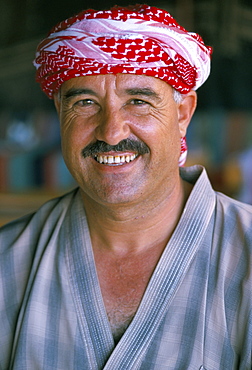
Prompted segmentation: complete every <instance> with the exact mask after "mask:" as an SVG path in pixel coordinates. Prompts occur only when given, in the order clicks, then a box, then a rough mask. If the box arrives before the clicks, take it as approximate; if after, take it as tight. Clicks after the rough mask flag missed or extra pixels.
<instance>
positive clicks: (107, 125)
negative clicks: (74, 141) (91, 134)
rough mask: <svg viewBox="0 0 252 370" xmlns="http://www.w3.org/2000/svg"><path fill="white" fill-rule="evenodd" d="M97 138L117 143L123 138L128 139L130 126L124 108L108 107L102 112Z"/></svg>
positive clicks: (113, 143) (96, 132)
mask: <svg viewBox="0 0 252 370" xmlns="http://www.w3.org/2000/svg"><path fill="white" fill-rule="evenodd" d="M95 134H96V139H97V140H100V141H105V142H106V143H107V144H110V145H116V144H118V143H119V142H120V141H121V140H124V139H127V138H128V137H129V134H130V127H129V124H128V122H127V120H126V117H125V114H124V112H123V109H121V110H120V109H115V108H112V107H106V108H105V109H103V110H102V112H101V113H100V119H99V122H98V125H97V127H96V130H95Z"/></svg>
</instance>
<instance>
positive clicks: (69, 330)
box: [0, 166, 252, 370]
mask: <svg viewBox="0 0 252 370" xmlns="http://www.w3.org/2000/svg"><path fill="white" fill-rule="evenodd" d="M181 175H182V177H183V178H185V179H187V180H188V181H192V182H195V185H194V189H193V191H192V193H191V195H190V198H189V199H188V202H187V204H186V207H185V209H184V212H183V215H182V217H181V219H180V222H179V224H178V226H177V228H176V230H175V231H174V233H173V236H172V238H171V239H170V241H169V243H168V245H167V247H166V249H165V251H164V253H163V255H162V257H161V259H160V261H159V263H158V266H157V267H156V270H155V272H154V274H153V276H152V279H151V281H150V283H149V285H148V287H147V290H146V292H145V295H144V297H143V299H142V302H141V304H140V307H139V309H138V311H137V313H136V315H135V318H134V319H133V321H132V323H131V324H130V326H129V328H128V329H127V331H126V332H125V334H124V336H123V337H122V339H121V341H120V342H119V343H118V345H117V346H116V347H115V345H114V342H113V337H112V334H111V331H110V326H109V322H108V318H107V315H106V311H105V308H104V304H103V299H102V296H101V291H100V287H99V282H98V277H97V273H96V268H95V264H94V258H93V252H92V246H91V241H90V236H89V231H88V225H87V221H86V217H85V211H84V209H83V206H82V203H81V197H80V193H79V191H78V189H76V190H74V191H72V192H71V193H69V194H66V195H65V196H63V197H61V198H57V199H54V200H51V201H49V202H48V203H46V204H45V205H44V206H42V207H41V208H40V209H39V210H38V211H37V212H36V213H35V214H33V215H29V216H26V217H24V218H22V219H19V220H17V221H14V222H12V223H10V224H8V225H6V226H4V227H3V228H2V229H1V232H0V276H1V278H0V325H1V326H0V369H1V370H7V369H14V370H21V369H25V370H27V369H32V370H34V369H36V370H40V369H41V370H42V369H46V370H47V369H64V370H66V369H68V370H71V369H85V370H86V369H87V370H89V369H90V370H97V369H104V370H116V369H118V370H119V369H120V370H125V369H127V370H128V369H132V370H133V369H134V370H136V369H141V370H148V369H151V370H153V369H155V370H162V369H167V370H169V369H172V370H174V369H175V370H188V369H189V370H198V369H206V370H218V369H223V370H233V369H239V370H251V366H252V364H251V350H252V319H251V318H252V263H251V262H252V261H251V254H252V253H251V249H252V207H251V206H249V205H245V204H242V203H239V202H237V201H234V200H231V199H229V198H228V197H226V196H224V195H222V194H218V193H216V192H214V191H213V190H212V188H211V185H210V183H209V180H208V178H207V175H206V172H205V170H204V169H202V168H201V167H199V166H197V167H196V166H195V167H191V168H184V169H181Z"/></svg>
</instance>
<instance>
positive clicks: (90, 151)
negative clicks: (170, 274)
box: [81, 139, 150, 158]
mask: <svg viewBox="0 0 252 370" xmlns="http://www.w3.org/2000/svg"><path fill="white" fill-rule="evenodd" d="M110 151H113V152H125V151H133V152H137V153H138V154H140V155H143V154H147V153H149V152H150V149H149V147H148V146H147V145H146V144H145V143H143V142H142V141H136V140H132V139H125V140H122V141H120V143H118V144H116V145H109V144H107V143H106V142H105V141H99V140H98V141H96V142H95V143H92V144H89V145H87V146H86V147H85V148H84V149H83V150H82V152H81V153H82V156H83V157H84V158H87V157H94V156H95V155H96V154H99V153H107V152H110Z"/></svg>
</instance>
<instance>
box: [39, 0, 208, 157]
mask: <svg viewBox="0 0 252 370" xmlns="http://www.w3.org/2000/svg"><path fill="white" fill-rule="evenodd" d="M211 52H212V48H211V47H209V46H206V45H205V44H204V42H203V40H202V38H201V37H200V36H199V35H198V34H196V33H190V32H188V31H187V30H186V29H185V28H183V27H182V26H180V25H179V24H178V23H177V22H176V20H175V19H174V18H173V17H172V16H171V15H170V14H169V13H168V12H166V11H165V10H162V9H158V8H156V7H152V6H148V5H135V6H129V7H119V6H115V7H113V8H111V9H110V10H103V11H96V10H85V11H83V12H81V13H79V14H78V15H76V16H74V17H71V18H69V19H67V20H65V21H63V22H61V23H59V24H58V25H57V26H56V27H54V28H53V29H52V30H51V32H50V33H49V35H48V37H47V38H46V39H44V40H43V41H41V43H40V44H39V46H38V49H37V53H36V58H35V61H34V65H35V67H36V68H37V75H36V80H37V82H39V83H40V85H41V88H42V90H43V91H44V92H45V93H46V94H47V95H48V96H49V97H50V98H52V97H53V94H54V93H55V92H57V91H58V89H59V88H60V86H61V84H62V83H63V82H64V81H66V80H69V79H71V78H74V77H80V76H86V75H99V74H108V73H112V74H117V73H131V74H145V75H147V76H152V77H156V78H159V79H161V80H163V81H165V82H167V83H168V84H170V85H171V86H172V87H174V88H175V89H176V90H177V91H179V92H180V93H182V94H186V93H187V92H189V91H190V90H192V89H194V90H196V89H197V88H198V87H199V86H201V85H202V84H203V83H204V82H205V80H206V79H207V77H208V75H209V72H210V56H211ZM181 147H184V148H186V144H185V142H184V141H183V143H182V145H181ZM185 151H186V149H185V150H184V152H185Z"/></svg>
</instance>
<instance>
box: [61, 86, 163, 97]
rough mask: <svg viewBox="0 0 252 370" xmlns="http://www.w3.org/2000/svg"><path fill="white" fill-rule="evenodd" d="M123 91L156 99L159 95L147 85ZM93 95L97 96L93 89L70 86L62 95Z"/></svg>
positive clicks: (131, 94)
mask: <svg viewBox="0 0 252 370" xmlns="http://www.w3.org/2000/svg"><path fill="white" fill-rule="evenodd" d="M125 92H126V94H128V95H130V96H148V97H152V98H154V99H156V100H160V96H159V94H158V93H156V92H155V91H154V90H152V89H151V88H149V87H143V88H141V87H136V88H134V87H133V88H130V89H125ZM85 94H86V95H93V96H98V94H97V93H96V92H95V91H93V90H92V89H87V88H79V89H78V88H72V89H69V90H68V91H67V92H66V93H65V94H64V95H63V97H64V98H65V99H69V98H71V97H74V96H78V95H85Z"/></svg>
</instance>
